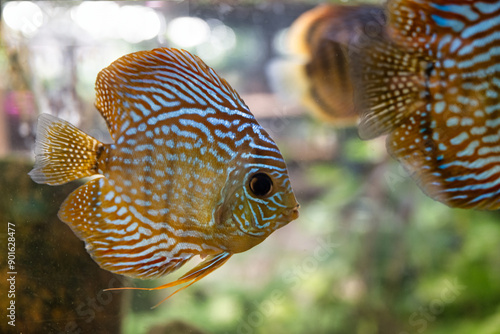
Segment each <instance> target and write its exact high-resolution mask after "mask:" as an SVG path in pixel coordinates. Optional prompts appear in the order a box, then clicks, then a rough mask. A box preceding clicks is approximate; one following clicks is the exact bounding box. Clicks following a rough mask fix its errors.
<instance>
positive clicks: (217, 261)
mask: <svg viewBox="0 0 500 334" xmlns="http://www.w3.org/2000/svg"><path fill="white" fill-rule="evenodd" d="M231 256H232V254H231V253H228V252H223V253H219V254H217V255H210V256H208V257H207V258H206V259H205V260H204V261H203V262H201V263H200V264H198V265H197V266H196V267H194V268H193V269H191V270H190V271H188V272H187V273H186V274H184V275H183V276H181V277H180V278H178V279H177V280H175V281H173V282H170V283H167V284H164V285H161V286H158V287H156V288H133V287H125V288H113V289H107V290H106V291H108V290H147V291H152V290H161V289H167V288H171V287H174V286H178V285H181V284H186V285H185V286H183V287H181V288H178V289H177V290H175V291H174V292H172V293H171V294H170V295H168V296H167V297H166V298H164V299H163V300H162V301H160V302H159V303H158V304H156V305H155V306H153V308H155V307H157V306H158V305H160V304H161V303H163V302H164V301H166V300H167V299H169V298H170V297H172V296H173V295H175V294H176V293H178V292H180V291H182V290H184V289H186V288H187V287H189V286H191V285H193V284H194V283H196V282H198V281H199V280H201V279H202V278H203V277H205V276H207V275H208V274H210V273H211V272H213V271H214V270H216V269H217V268H220V267H221V266H222V265H223V264H224V263H226V261H227V260H229V258H230V257H231Z"/></svg>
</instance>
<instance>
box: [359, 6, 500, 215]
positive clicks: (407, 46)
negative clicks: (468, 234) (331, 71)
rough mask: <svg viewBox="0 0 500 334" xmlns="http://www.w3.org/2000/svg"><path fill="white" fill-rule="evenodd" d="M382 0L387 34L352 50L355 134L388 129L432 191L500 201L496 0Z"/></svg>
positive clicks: (444, 198)
mask: <svg viewBox="0 0 500 334" xmlns="http://www.w3.org/2000/svg"><path fill="white" fill-rule="evenodd" d="M387 6H388V7H387V13H388V23H387V37H386V38H381V39H379V40H374V41H373V42H372V43H371V44H370V45H368V46H367V47H366V48H365V49H364V50H362V51H361V52H360V55H359V58H358V62H359V64H360V73H361V74H360V76H359V77H358V82H357V85H358V86H357V87H358V88H359V93H358V94H357V97H358V98H359V99H360V101H361V102H360V103H359V106H360V109H361V110H362V117H361V121H360V125H359V131H360V135H361V137H362V138H364V139H370V138H374V137H377V136H379V135H382V134H389V136H388V138H387V147H388V151H389V153H391V155H392V156H394V157H395V158H396V159H397V160H399V161H400V162H401V163H402V164H403V166H404V167H405V168H406V169H407V170H408V171H409V173H410V175H411V176H412V177H413V178H414V179H415V180H416V181H417V182H418V184H419V186H420V187H421V188H422V189H423V190H424V192H426V193H427V194H428V195H429V196H430V197H432V198H434V199H437V200H439V201H441V202H443V203H446V204H448V205H450V206H453V207H462V208H477V209H492V210H494V209H498V208H500V199H499V195H500V168H499V167H498V166H499V164H498V163H499V161H500V121H499V119H500V98H499V94H500V6H499V4H498V1H492V0H489V1H481V2H479V1H466V0H453V1H444V0H433V1H419V0H392V1H389V2H388V4H387ZM403 79H404V80H405V81H403ZM399 84H402V85H399Z"/></svg>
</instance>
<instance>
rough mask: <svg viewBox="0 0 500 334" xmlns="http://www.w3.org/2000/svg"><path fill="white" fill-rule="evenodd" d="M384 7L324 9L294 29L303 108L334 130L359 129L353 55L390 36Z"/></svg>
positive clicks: (307, 14)
mask: <svg viewBox="0 0 500 334" xmlns="http://www.w3.org/2000/svg"><path fill="white" fill-rule="evenodd" d="M385 24H386V16H385V11H384V8H383V7H380V6H372V5H362V6H340V5H327V4H324V5H320V6H318V7H316V8H314V9H312V10H309V11H307V12H305V13H304V14H302V15H301V16H300V17H299V18H298V19H297V20H296V21H295V22H294V23H293V25H292V26H291V27H290V32H289V34H288V39H289V45H290V49H291V51H292V52H293V53H294V54H295V55H296V56H299V57H301V58H303V61H304V63H305V64H304V66H303V67H302V72H303V75H302V78H303V79H302V80H303V81H304V82H305V83H306V89H305V92H304V93H303V103H304V105H305V106H306V107H307V108H308V109H309V110H311V111H312V112H313V113H314V114H315V115H316V116H317V117H319V118H320V119H322V120H324V121H326V122H328V123H330V124H331V125H334V126H337V127H342V126H355V125H356V124H357V122H358V119H359V117H358V116H359V115H358V112H357V110H356V105H355V103H354V97H353V94H354V93H353V85H352V78H351V72H352V68H351V64H352V61H351V56H352V53H354V52H357V50H358V49H359V48H360V47H362V44H363V43H365V40H366V39H372V38H377V37H378V36H380V35H381V34H384V33H385V32H384V29H383V27H384V26H385Z"/></svg>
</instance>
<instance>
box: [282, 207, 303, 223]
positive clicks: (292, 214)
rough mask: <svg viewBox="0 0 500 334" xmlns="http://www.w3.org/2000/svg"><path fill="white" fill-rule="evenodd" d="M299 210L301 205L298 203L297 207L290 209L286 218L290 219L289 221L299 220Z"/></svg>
mask: <svg viewBox="0 0 500 334" xmlns="http://www.w3.org/2000/svg"><path fill="white" fill-rule="evenodd" d="M299 208H300V204H299V203H297V205H295V206H294V207H293V208H290V209H288V211H287V212H286V213H285V216H286V217H287V218H288V219H289V221H292V220H295V219H297V218H299Z"/></svg>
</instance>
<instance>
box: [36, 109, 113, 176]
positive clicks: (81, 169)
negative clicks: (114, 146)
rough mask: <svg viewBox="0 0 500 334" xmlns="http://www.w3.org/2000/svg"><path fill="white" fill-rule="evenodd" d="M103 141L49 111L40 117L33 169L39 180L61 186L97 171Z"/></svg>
mask: <svg viewBox="0 0 500 334" xmlns="http://www.w3.org/2000/svg"><path fill="white" fill-rule="evenodd" d="M103 146H104V145H103V144H102V143H101V142H99V141H98V140H97V139H94V138H92V137H91V136H89V135H87V134H86V133H84V132H83V131H81V130H79V129H77V128H76V127H75V126H74V125H72V124H70V123H68V122H66V121H64V120H62V119H60V118H57V117H55V116H52V115H49V114H42V115H40V117H39V118H38V125H37V134H36V144H35V155H36V161H35V166H34V167H33V170H31V171H30V172H29V175H30V176H31V179H32V180H33V181H35V182H36V183H41V184H49V185H60V184H64V183H67V182H70V181H74V180H77V179H80V178H82V177H86V176H91V175H95V174H98V173H97V158H98V152H99V151H100V150H101V149H102V148H103Z"/></svg>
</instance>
